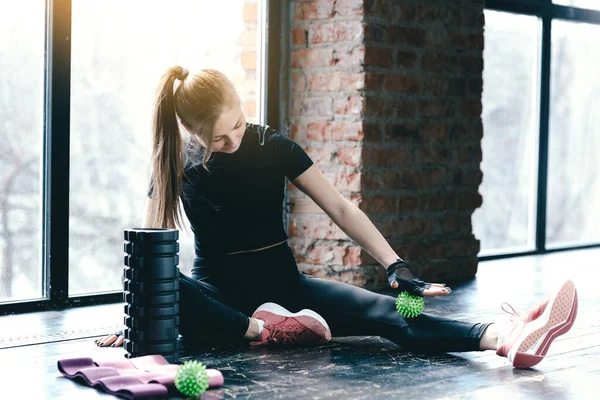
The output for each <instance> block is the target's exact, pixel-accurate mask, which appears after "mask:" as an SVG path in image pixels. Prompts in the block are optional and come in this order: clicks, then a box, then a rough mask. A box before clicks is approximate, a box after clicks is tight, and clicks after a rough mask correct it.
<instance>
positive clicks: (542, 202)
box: [535, 13, 552, 252]
mask: <svg viewBox="0 0 600 400" xmlns="http://www.w3.org/2000/svg"><path fill="white" fill-rule="evenodd" d="M551 44H552V16H551V15H549V13H544V15H543V16H542V60H541V71H540V125H539V129H540V131H539V146H538V186H537V207H536V209H537V213H536V230H535V231H536V234H535V243H536V250H537V251H542V252H543V251H545V250H546V196H547V193H548V131H549V120H550V61H551V60H550V57H551Z"/></svg>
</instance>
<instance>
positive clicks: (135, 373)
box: [58, 355, 224, 400]
mask: <svg viewBox="0 0 600 400" xmlns="http://www.w3.org/2000/svg"><path fill="white" fill-rule="evenodd" d="M179 367H180V365H178V364H169V362H168V361H167V360H166V359H165V358H164V357H163V356H161V355H150V356H143V357H136V358H130V359H114V360H102V361H100V360H98V361H94V360H92V359H91V358H66V359H63V360H58V370H59V371H60V373H61V374H63V375H64V376H65V377H67V378H70V379H73V380H75V381H78V382H80V383H84V384H86V385H88V386H91V387H95V388H96V389H98V390H102V391H105V392H107V393H110V394H113V395H115V396H119V397H122V398H125V399H131V400H133V399H149V398H161V397H165V396H167V395H168V394H177V393H178V392H177V389H176V388H175V374H176V373H177V370H178V369H179ZM206 373H207V375H208V384H209V387H218V386H222V385H223V382H224V380H223V375H222V374H221V372H220V371H218V370H216V369H207V370H206Z"/></svg>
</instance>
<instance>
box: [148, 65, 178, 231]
mask: <svg viewBox="0 0 600 400" xmlns="http://www.w3.org/2000/svg"><path fill="white" fill-rule="evenodd" d="M186 76H187V70H185V69H184V68H182V67H172V68H169V70H168V71H167V72H166V73H165V74H164V75H163V77H162V78H161V80H160V83H159V86H158V92H157V97H156V104H155V108H154V121H153V127H152V131H153V141H152V171H153V172H152V175H153V179H152V199H151V201H150V203H149V207H148V212H147V218H146V223H145V224H146V225H147V227H149V228H176V227H177V226H181V225H182V214H181V206H180V203H179V195H180V193H181V185H182V176H183V151H182V140H181V133H180V132H179V124H178V123H177V115H176V113H175V102H174V94H173V85H174V83H175V80H176V79H181V80H183V79H185V77H186Z"/></svg>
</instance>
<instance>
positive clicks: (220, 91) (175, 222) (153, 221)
mask: <svg viewBox="0 0 600 400" xmlns="http://www.w3.org/2000/svg"><path fill="white" fill-rule="evenodd" d="M177 79H179V80H180V81H181V84H179V85H178V86H177V89H176V90H175V91H173V85H174V84H175V80H177ZM239 104H240V98H239V96H238V95H237V92H236V90H235V88H234V86H233V84H232V83H231V81H230V80H229V79H227V77H226V76H225V75H224V74H222V73H221V72H219V71H216V70H213V69H205V70H201V71H199V72H198V73H197V74H194V75H191V76H189V77H188V71H187V70H186V69H184V68H182V67H179V66H176V67H171V68H169V70H168V71H167V72H166V73H165V74H164V75H163V77H162V78H161V80H160V83H159V86H158V91H157V95H156V105H155V109H154V122H153V137H154V139H153V144H152V145H153V147H152V175H153V179H152V183H151V185H152V186H151V196H152V197H151V200H150V201H149V204H148V207H147V209H146V221H145V223H144V225H145V226H146V227H148V228H176V227H181V226H182V221H183V214H182V211H181V204H180V202H179V197H180V195H181V189H182V180H183V171H184V160H185V158H184V149H183V145H182V138H181V133H180V132H179V123H181V125H183V126H184V127H185V129H186V130H187V131H188V132H189V133H190V135H191V136H192V138H191V139H193V140H191V141H190V144H200V145H201V147H202V148H201V149H200V150H201V151H197V152H195V155H196V156H197V157H198V159H197V160H190V161H191V163H193V164H201V165H202V166H203V167H204V168H205V169H208V168H207V162H208V159H209V158H210V156H211V154H212V153H211V151H210V149H208V148H206V147H203V146H205V144H206V143H209V144H210V143H212V141H213V130H214V127H215V124H216V122H217V120H218V119H219V117H220V115H221V114H222V113H223V111H226V110H228V109H231V108H232V107H234V106H239Z"/></svg>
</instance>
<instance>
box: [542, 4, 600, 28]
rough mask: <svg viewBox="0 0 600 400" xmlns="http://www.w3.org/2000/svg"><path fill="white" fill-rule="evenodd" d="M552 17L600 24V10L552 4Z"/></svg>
mask: <svg viewBox="0 0 600 400" xmlns="http://www.w3.org/2000/svg"><path fill="white" fill-rule="evenodd" d="M551 8H552V18H559V19H565V20H569V21H577V22H586V23H590V24H600V11H598V10H586V9H583V8H576V7H568V6H560V5H552V6H551Z"/></svg>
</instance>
